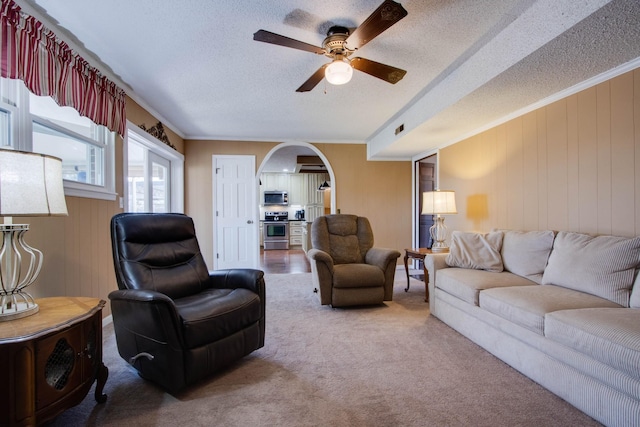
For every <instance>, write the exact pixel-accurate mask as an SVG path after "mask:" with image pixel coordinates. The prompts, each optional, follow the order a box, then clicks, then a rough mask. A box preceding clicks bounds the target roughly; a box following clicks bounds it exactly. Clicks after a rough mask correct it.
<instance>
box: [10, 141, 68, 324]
mask: <svg viewBox="0 0 640 427" xmlns="http://www.w3.org/2000/svg"><path fill="white" fill-rule="evenodd" d="M64 215H67V205H66V201H65V198H64V186H63V181H62V160H60V159H59V158H57V157H53V156H48V155H45V154H38V153H29V152H24V151H17V150H5V149H0V216H2V217H4V218H5V219H4V224H2V225H0V231H2V235H3V236H2V237H3V238H2V246H1V248H0V321H4V320H12V319H18V318H21V317H25V316H29V315H32V314H35V313H37V312H38V304H37V303H36V302H35V300H34V299H33V297H32V296H31V295H29V294H28V293H27V292H26V291H25V288H26V287H27V286H29V285H31V284H33V283H34V282H35V281H36V279H37V278H38V275H39V274H40V269H41V268H42V261H43V258H42V252H41V251H39V250H38V249H35V248H32V247H30V246H29V245H28V244H27V243H26V242H25V240H24V235H25V233H26V232H27V231H28V230H29V224H13V219H12V218H13V217H16V216H26V217H32V216H64Z"/></svg>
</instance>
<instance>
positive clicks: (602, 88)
mask: <svg viewBox="0 0 640 427" xmlns="http://www.w3.org/2000/svg"><path fill="white" fill-rule="evenodd" d="M439 161H440V188H442V189H452V190H455V191H456V202H457V205H458V215H451V216H448V217H447V219H446V222H447V224H448V225H449V228H450V229H457V230H467V231H488V230H490V229H492V228H506V229H524V230H543V229H553V230H569V231H578V232H585V233H596V234H615V235H623V236H634V235H638V234H640V69H636V70H634V71H632V72H629V73H626V74H623V75H621V76H619V77H616V78H614V79H612V80H609V81H607V82H604V83H602V84H599V85H597V86H595V87H593V88H590V89H587V90H584V91H582V92H580V93H578V94H576V95H573V96H569V97H567V98H565V99H562V100H560V101H558V102H555V103H553V104H550V105H549V106H547V107H544V108H541V109H538V110H536V111H533V112H531V113H529V114H526V115H524V116H522V117H519V118H516V119H514V120H511V121H509V122H507V123H505V124H503V125H501V126H498V127H496V128H493V129H490V130H488V131H486V132H484V133H482V134H480V135H477V136H474V137H472V138H469V139H467V140H465V141H462V142H460V143H457V144H455V145H452V146H450V147H447V148H445V149H443V150H441V151H440V156H439Z"/></svg>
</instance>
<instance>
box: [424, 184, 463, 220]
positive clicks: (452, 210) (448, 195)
mask: <svg viewBox="0 0 640 427" xmlns="http://www.w3.org/2000/svg"><path fill="white" fill-rule="evenodd" d="M457 213H458V211H457V210H456V193H455V191H444V190H443V191H426V192H424V193H422V215H443V214H457Z"/></svg>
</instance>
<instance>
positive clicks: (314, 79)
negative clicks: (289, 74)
mask: <svg viewBox="0 0 640 427" xmlns="http://www.w3.org/2000/svg"><path fill="white" fill-rule="evenodd" d="M328 65H329V64H324V65H323V66H322V67H320V68H318V71H316V72H315V73H313V75H312V76H311V77H309V78H308V79H307V81H306V82H304V83H302V86H300V87H299V88H298V89H296V92H309V91H310V90H311V89H313V88H314V87H316V85H317V84H318V83H320V82H321V81H322V79H324V69H325V68H327V66H328Z"/></svg>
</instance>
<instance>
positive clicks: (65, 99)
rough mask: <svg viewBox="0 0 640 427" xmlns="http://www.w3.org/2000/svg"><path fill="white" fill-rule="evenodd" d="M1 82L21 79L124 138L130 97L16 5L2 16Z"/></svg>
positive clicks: (6, 2) (5, 0) (6, 0)
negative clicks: (2, 79)
mask: <svg viewBox="0 0 640 427" xmlns="http://www.w3.org/2000/svg"><path fill="white" fill-rule="evenodd" d="M0 26H1V27H0V49H2V52H1V56H0V62H1V64H0V67H1V70H0V71H1V73H2V77H7V78H10V79H20V80H22V81H24V83H25V85H26V86H27V87H28V88H29V90H30V91H31V92H33V93H35V94H36V95H41V96H45V95H46V96H50V97H52V98H53V99H55V100H56V102H57V103H58V104H59V105H63V106H69V107H73V108H75V109H76V110H77V111H78V112H79V113H80V114H81V115H83V116H86V117H88V118H90V119H91V120H93V121H94V122H95V123H97V124H101V125H105V126H106V127H108V128H109V129H111V130H112V131H115V132H118V134H120V135H124V133H125V129H126V115H125V93H124V91H123V90H122V89H120V88H119V87H118V86H117V85H116V84H115V83H113V82H112V81H110V80H109V79H107V78H106V77H104V76H102V75H101V74H100V72H99V71H98V70H96V69H95V68H93V67H92V66H90V65H89V64H88V63H87V61H85V60H84V59H82V57H80V56H79V55H78V54H76V53H75V52H74V51H73V50H71V48H70V47H69V45H67V44H66V43H65V42H63V41H62V40H60V39H58V38H57V37H56V35H55V34H54V33H52V32H51V31H50V30H48V29H47V28H45V27H44V26H43V25H42V23H41V22H39V21H38V20H37V19H35V18H34V17H32V16H29V15H27V14H25V13H23V12H22V11H21V10H20V7H19V6H17V5H16V4H15V3H14V1H13V0H2V10H0Z"/></svg>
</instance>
